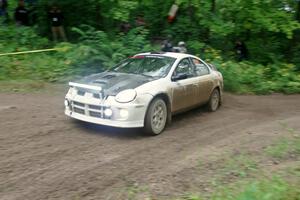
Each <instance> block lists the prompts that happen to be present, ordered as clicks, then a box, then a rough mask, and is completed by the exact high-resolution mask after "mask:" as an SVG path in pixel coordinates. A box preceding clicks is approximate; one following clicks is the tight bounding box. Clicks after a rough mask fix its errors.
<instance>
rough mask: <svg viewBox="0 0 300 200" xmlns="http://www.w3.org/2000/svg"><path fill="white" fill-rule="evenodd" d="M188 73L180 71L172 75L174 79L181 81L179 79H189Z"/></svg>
mask: <svg viewBox="0 0 300 200" xmlns="http://www.w3.org/2000/svg"><path fill="white" fill-rule="evenodd" d="M187 78H188V75H187V73H179V74H177V75H174V76H172V78H171V79H172V81H179V80H183V79H187Z"/></svg>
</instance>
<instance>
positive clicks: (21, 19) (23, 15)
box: [15, 0, 29, 26]
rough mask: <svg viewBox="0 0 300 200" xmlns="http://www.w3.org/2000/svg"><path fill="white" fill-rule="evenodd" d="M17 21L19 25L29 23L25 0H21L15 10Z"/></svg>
mask: <svg viewBox="0 0 300 200" xmlns="http://www.w3.org/2000/svg"><path fill="white" fill-rule="evenodd" d="M15 21H16V23H17V25H21V26H28V25H29V18H28V10H27V9H26V8H25V3H24V1H23V0H20V1H19V3H18V7H17V8H16V10H15Z"/></svg>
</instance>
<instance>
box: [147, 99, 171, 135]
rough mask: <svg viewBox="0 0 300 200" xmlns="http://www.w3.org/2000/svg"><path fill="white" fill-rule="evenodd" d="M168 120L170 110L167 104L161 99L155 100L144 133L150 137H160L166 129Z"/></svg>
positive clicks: (150, 106) (149, 109) (148, 113)
mask: <svg viewBox="0 0 300 200" xmlns="http://www.w3.org/2000/svg"><path fill="white" fill-rule="evenodd" d="M167 120H168V109H167V105H166V102H165V101H164V100H163V99H161V98H155V99H154V100H152V101H151V103H150V105H149V107H148V110H147V113H146V117H145V125H144V131H145V132H146V133H147V134H150V135H159V134H160V133H161V132H163V130H164V129H165V127H166V124H167Z"/></svg>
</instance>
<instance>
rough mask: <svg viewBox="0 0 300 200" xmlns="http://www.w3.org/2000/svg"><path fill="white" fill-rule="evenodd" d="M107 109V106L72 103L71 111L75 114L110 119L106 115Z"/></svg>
mask: <svg viewBox="0 0 300 200" xmlns="http://www.w3.org/2000/svg"><path fill="white" fill-rule="evenodd" d="M105 108H106V107H105V106H100V105H99V106H98V105H90V104H84V103H80V102H78V101H72V102H71V110H72V111H73V112H75V113H78V114H82V115H86V116H90V117H96V118H102V119H109V117H106V116H105V115H104V110H105Z"/></svg>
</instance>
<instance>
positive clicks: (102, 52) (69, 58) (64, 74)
mask: <svg viewBox="0 0 300 200" xmlns="http://www.w3.org/2000/svg"><path fill="white" fill-rule="evenodd" d="M73 31H74V32H76V33H77V34H78V35H79V39H80V41H81V42H80V43H78V44H71V43H61V44H58V45H57V46H56V48H58V49H60V50H59V51H58V52H51V53H38V54H24V55H12V56H1V57H0V80H10V79H34V80H46V81H51V82H53V81H59V80H62V79H68V78H70V76H74V75H85V74H90V73H94V72H99V71H103V70H105V69H107V68H109V67H113V66H114V65H115V64H116V63H117V62H119V61H121V60H122V59H124V58H126V57H129V56H132V55H134V54H136V53H139V52H145V51H150V50H152V47H151V45H150V44H149V42H148V40H146V36H147V34H148V31H147V30H145V29H142V28H136V29H132V30H131V31H130V32H129V33H128V34H126V35H118V36H117V37H115V38H114V39H111V38H110V37H109V36H108V34H107V33H105V32H103V31H97V30H96V29H95V28H93V27H91V26H87V25H85V26H81V27H80V28H73ZM16 33H20V35H22V38H18V37H17V36H16ZM0 36H1V37H0V41H1V43H0V44H1V45H0V52H1V53H9V52H18V51H27V50H34V49H39V48H48V47H49V46H50V45H51V43H50V42H49V41H48V40H47V39H45V38H42V37H40V36H38V35H37V34H36V33H35V32H34V31H33V30H32V29H31V28H23V27H20V28H15V27H9V28H8V29H7V30H6V29H5V28H1V30H0ZM8 41H11V42H9V43H8ZM2 44H7V45H5V46H4V45H2ZM153 50H154V49H153Z"/></svg>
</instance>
